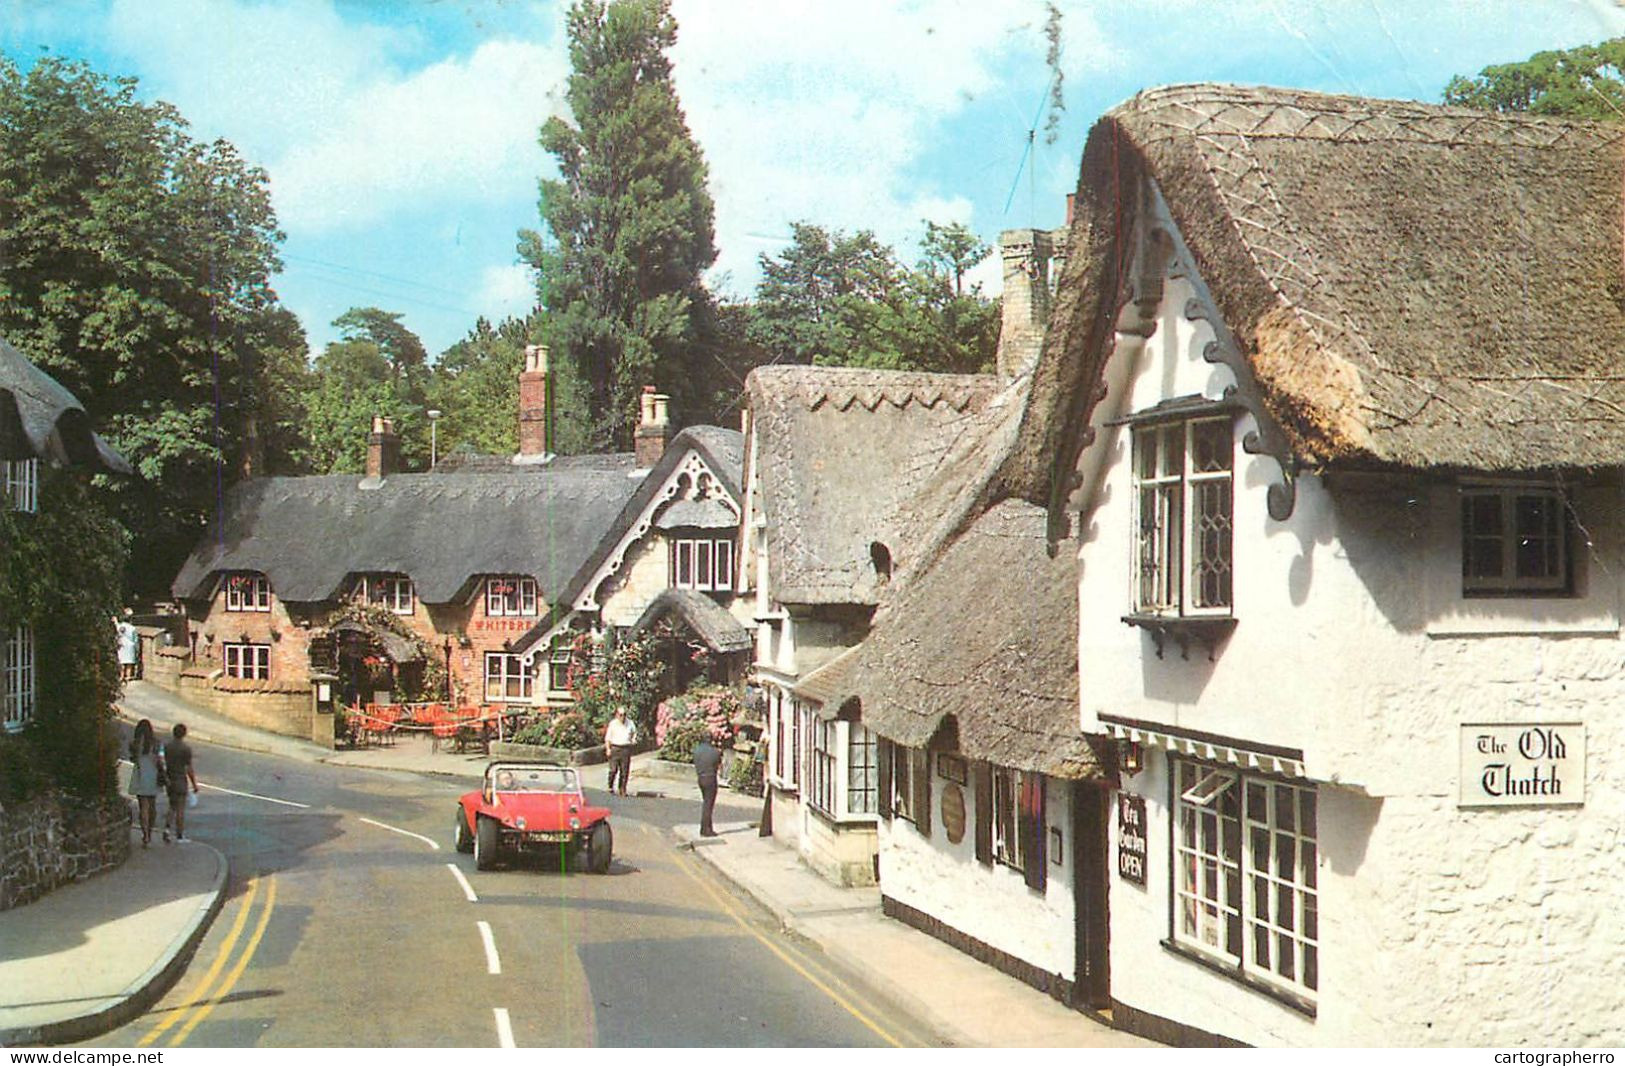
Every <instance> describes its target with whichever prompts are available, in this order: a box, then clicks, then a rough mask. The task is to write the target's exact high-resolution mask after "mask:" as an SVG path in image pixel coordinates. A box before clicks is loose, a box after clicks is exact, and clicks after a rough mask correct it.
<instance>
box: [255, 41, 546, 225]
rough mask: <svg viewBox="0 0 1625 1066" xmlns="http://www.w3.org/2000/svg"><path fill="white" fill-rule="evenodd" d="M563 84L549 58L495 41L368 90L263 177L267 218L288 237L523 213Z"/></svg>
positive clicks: (527, 46)
mask: <svg viewBox="0 0 1625 1066" xmlns="http://www.w3.org/2000/svg"><path fill="white" fill-rule="evenodd" d="M563 75H564V66H563V61H562V59H561V57H559V56H558V55H557V54H555V53H553V52H552V51H551V50H549V49H546V48H543V47H542V46H539V45H533V44H524V43H519V42H512V41H497V42H493V43H490V44H485V45H481V46H480V48H479V49H478V50H476V51H475V52H474V54H473V55H472V56H470V57H469V58H468V59H466V60H458V59H448V60H445V61H443V62H440V63H437V64H435V65H434V66H431V67H427V68H425V69H423V70H421V71H418V72H417V73H415V74H413V75H412V76H411V77H408V78H404V79H399V80H387V81H380V82H375V83H373V84H371V85H368V86H366V87H364V88H362V89H360V90H359V91H358V92H356V93H354V94H352V95H351V96H350V97H349V98H348V100H347V101H346V105H347V106H346V108H345V110H344V112H343V113H342V114H340V115H338V116H336V120H335V121H334V122H333V123H331V124H330V125H329V126H328V127H327V128H325V129H323V130H322V131H321V132H320V133H319V134H317V135H316V136H315V137H312V138H311V139H310V140H308V141H307V142H306V143H304V144H301V145H299V146H298V147H297V148H295V149H293V150H292V151H291V152H289V153H288V154H287V156H285V157H284V158H283V159H281V160H280V161H279V162H278V164H277V165H276V166H275V167H274V169H273V171H272V172H273V174H274V178H273V181H272V188H273V192H274V195H275V197H276V202H277V209H278V212H279V214H282V215H284V216H285V217H286V220H287V225H290V226H292V225H302V226H309V227H313V228H317V229H323V228H355V227H359V226H363V225H366V224H369V223H372V222H374V221H376V220H377V219H379V218H380V217H381V216H382V215H383V214H385V213H387V212H393V211H401V210H403V209H412V208H421V207H423V206H425V205H427V204H434V203H453V202H457V201H463V200H474V201H482V202H487V203H489V202H500V201H506V200H514V201H516V202H524V201H527V200H528V199H531V198H532V197H533V196H534V191H535V186H536V177H537V175H538V174H539V173H540V172H541V170H542V169H543V167H544V165H546V156H545V155H544V153H543V152H542V150H541V148H540V147H539V146H538V145H537V143H536V134H537V130H538V129H539V128H540V126H541V124H542V122H544V121H545V120H546V119H547V117H548V115H549V114H551V113H553V112H554V111H556V110H557V109H558V107H559V98H558V96H557V95H556V93H557V90H558V89H559V88H560V86H561V84H562V79H563Z"/></svg>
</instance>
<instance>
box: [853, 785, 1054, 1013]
mask: <svg viewBox="0 0 1625 1066" xmlns="http://www.w3.org/2000/svg"><path fill="white" fill-rule="evenodd" d="M945 784H946V782H945V781H943V780H942V779H941V778H940V777H939V778H934V779H933V780H932V782H931V806H932V811H931V836H930V838H929V839H927V838H926V837H925V836H923V835H922V834H921V833H920V832H919V830H917V829H915V828H914V826H913V824H911V823H909V822H905V821H903V820H902V819H900V818H893V819H891V820H890V821H889V822H888V821H882V822H881V823H880V890H881V891H882V892H883V893H885V894H886V895H887V896H890V897H891V898H892V899H895V900H897V901H898V902H900V903H906V904H908V905H909V906H910V907H913V908H914V909H915V910H917V911H921V912H923V913H925V914H929V915H931V917H933V918H936V919H937V920H939V921H941V922H943V923H944V924H946V925H949V926H952V927H953V928H955V929H957V930H959V931H960V932H962V933H965V934H967V935H969V936H972V937H975V938H976V939H977V940H980V941H982V942H983V943H986V944H990V945H992V946H993V947H995V948H998V949H999V950H1000V951H1004V952H1006V953H1008V954H1010V955H1014V956H1015V957H1016V958H1018V959H1021V960H1023V961H1024V962H1028V963H1031V964H1032V965H1034V966H1037V967H1039V968H1041V969H1043V970H1045V971H1047V972H1049V973H1058V974H1060V975H1062V976H1063V977H1064V978H1066V979H1067V980H1068V981H1071V980H1075V979H1076V976H1077V944H1076V933H1075V929H1076V925H1075V915H1074V904H1073V891H1072V885H1073V871H1072V855H1071V845H1072V825H1071V821H1070V810H1071V807H1070V802H1071V789H1072V788H1073V787H1075V786H1074V785H1073V784H1072V783H1071V782H1068V781H1060V780H1056V779H1054V778H1051V779H1049V781H1048V782H1047V784H1046V788H1045V801H1044V820H1045V821H1044V824H1045V826H1046V827H1048V826H1060V827H1061V832H1062V835H1063V838H1064V843H1063V846H1062V849H1061V850H1062V853H1063V854H1062V856H1061V859H1062V864H1061V865H1059V866H1057V865H1055V863H1054V861H1053V860H1054V856H1053V855H1049V856H1046V857H1045V861H1046V862H1048V863H1049V872H1048V876H1047V877H1046V878H1045V884H1044V891H1043V893H1042V894H1040V893H1037V892H1034V891H1033V890H1032V889H1030V888H1028V887H1027V884H1026V881H1025V880H1024V879H1023V877H1022V873H1021V871H1020V870H1016V869H1013V868H1011V867H1009V866H1005V865H1003V864H1001V863H998V862H995V863H994V864H993V865H992V867H991V868H990V867H987V866H983V865H982V864H981V863H979V862H977V861H976V795H975V792H976V790H975V789H974V788H969V787H966V788H965V835H964V837H963V838H962V839H961V840H960V842H959V843H958V844H952V843H949V841H948V834H947V832H946V831H945V830H944V829H943V826H942V792H943V786H944V785H945ZM1045 835H1046V838H1047V836H1048V828H1046V829H1045Z"/></svg>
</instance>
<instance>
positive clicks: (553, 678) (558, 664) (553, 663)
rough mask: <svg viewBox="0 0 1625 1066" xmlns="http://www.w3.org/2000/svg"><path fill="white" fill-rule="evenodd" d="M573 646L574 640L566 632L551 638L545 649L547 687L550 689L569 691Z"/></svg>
mask: <svg viewBox="0 0 1625 1066" xmlns="http://www.w3.org/2000/svg"><path fill="white" fill-rule="evenodd" d="M574 648H575V640H574V638H573V637H572V636H570V635H568V634H566V635H563V636H557V637H554V638H553V644H552V646H551V647H549V648H548V651H547V687H548V689H550V690H551V691H553V692H569V691H570V660H571V658H572V657H573V655H574Z"/></svg>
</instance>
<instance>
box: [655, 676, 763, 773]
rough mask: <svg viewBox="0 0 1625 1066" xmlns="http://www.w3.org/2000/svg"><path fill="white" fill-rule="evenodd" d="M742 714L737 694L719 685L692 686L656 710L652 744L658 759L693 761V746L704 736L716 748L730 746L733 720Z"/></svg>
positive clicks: (742, 708)
mask: <svg viewBox="0 0 1625 1066" xmlns="http://www.w3.org/2000/svg"><path fill="white" fill-rule="evenodd" d="M743 710H744V704H743V702H742V701H741V700H740V698H739V693H737V692H735V691H734V690H733V689H731V688H726V687H723V686H720V685H695V686H694V687H693V688H691V689H689V690H688V691H687V692H685V693H683V694H682V695H681V696H673V697H672V698H671V699H668V700H665V701H663V702H662V703H661V704H660V706H659V707H658V708H656V709H655V743H657V744H659V745H660V756H661V758H663V759H673V760H675V761H678V762H692V761H693V760H694V746H695V745H696V744H698V743H699V742H700V738H701V737H702V736H705V735H707V734H709V735H710V737H711V742H712V743H714V744H716V745H717V746H718V747H719V748H720V747H726V746H727V745H728V744H730V743H732V742H733V732H734V725H733V723H734V719H735V718H737V717H738V716H739V714H740V713H741V712H742V711H743Z"/></svg>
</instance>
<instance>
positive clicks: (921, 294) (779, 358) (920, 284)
mask: <svg viewBox="0 0 1625 1066" xmlns="http://www.w3.org/2000/svg"><path fill="white" fill-rule="evenodd" d="M926 227H927V228H926V237H925V241H924V245H923V247H924V250H925V255H924V258H923V259H922V260H921V263H920V265H919V267H918V268H917V269H915V270H908V269H906V268H904V267H903V266H901V265H900V264H899V263H898V262H897V256H896V253H895V252H893V251H892V249H891V248H890V247H888V246H886V245H884V244H882V243H880V241H879V240H877V239H876V238H875V235H874V234H873V233H871V232H869V231H868V230H860V231H858V232H857V233H855V234H846V233H842V232H841V231H839V230H835V231H831V230H827V229H825V228H824V227H822V226H817V225H813V224H811V223H806V222H798V223H794V224H793V225H792V227H791V233H792V240H791V243H790V245H789V246H788V247H787V248H785V250H784V251H783V252H781V253H780V254H779V255H778V256H763V257H762V258H761V265H762V280H761V282H760V283H759V284H758V286H757V289H756V302H755V305H754V307H753V308H752V319H751V324H750V331H749V332H750V338H751V339H752V340H753V341H754V342H755V343H756V344H758V345H760V346H761V347H762V348H763V349H764V350H765V351H766V352H767V353H768V355H769V358H770V360H771V361H773V362H785V363H818V364H822V365H832V366H867V367H873V368H875V369H886V370H927V371H936V372H952V373H971V372H980V371H985V370H987V369H989V368H990V367H991V366H992V361H993V351H994V348H995V346H996V345H997V342H998V316H997V310H996V305H995V304H993V303H992V302H990V301H988V300H987V299H985V298H984V297H983V296H982V295H981V293H980V292H979V291H977V290H976V289H975V288H974V287H972V288H971V289H970V290H969V291H967V290H966V287H965V280H964V278H965V273H966V271H968V270H969V269H970V267H971V266H972V265H974V264H975V262H977V261H978V260H979V259H980V258H981V257H982V256H984V255H985V254H986V251H987V249H986V245H984V244H982V242H981V241H979V240H977V239H976V237H975V235H974V234H972V233H971V232H970V231H969V230H968V229H966V228H965V227H964V226H960V225H951V226H937V225H935V224H932V223H927V224H926Z"/></svg>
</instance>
